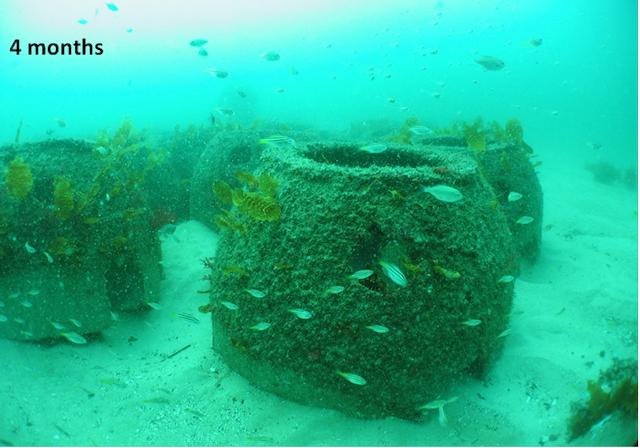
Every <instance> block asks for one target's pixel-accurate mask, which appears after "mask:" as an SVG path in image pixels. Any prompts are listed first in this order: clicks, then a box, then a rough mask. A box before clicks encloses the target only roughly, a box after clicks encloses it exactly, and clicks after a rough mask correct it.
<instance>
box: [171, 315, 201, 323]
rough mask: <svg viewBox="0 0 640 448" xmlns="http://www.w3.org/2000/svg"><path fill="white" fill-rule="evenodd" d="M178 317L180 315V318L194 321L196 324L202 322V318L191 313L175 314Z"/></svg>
mask: <svg viewBox="0 0 640 448" xmlns="http://www.w3.org/2000/svg"><path fill="white" fill-rule="evenodd" d="M175 316H176V317H179V318H180V319H184V320H186V321H188V322H191V323H194V324H199V323H200V319H198V318H197V317H196V316H194V315H193V314H191V313H178V314H176V315H175Z"/></svg>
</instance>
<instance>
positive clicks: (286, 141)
mask: <svg viewBox="0 0 640 448" xmlns="http://www.w3.org/2000/svg"><path fill="white" fill-rule="evenodd" d="M258 143H260V144H261V145H274V146H293V145H295V144H296V142H295V141H294V140H293V139H292V138H289V137H287V136H286V135H271V136H269V137H265V138H261V139H260V140H259V141H258Z"/></svg>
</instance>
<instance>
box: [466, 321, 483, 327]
mask: <svg viewBox="0 0 640 448" xmlns="http://www.w3.org/2000/svg"><path fill="white" fill-rule="evenodd" d="M481 323H482V321H481V320H480V319H469V320H465V321H464V322H462V325H466V326H467V327H477V326H478V325H480V324H481Z"/></svg>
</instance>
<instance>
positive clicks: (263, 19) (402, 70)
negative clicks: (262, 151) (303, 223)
mask: <svg viewBox="0 0 640 448" xmlns="http://www.w3.org/2000/svg"><path fill="white" fill-rule="evenodd" d="M118 6H119V7H120V9H119V11H117V12H112V11H109V10H108V9H107V8H105V7H104V5H103V4H102V2H74V1H68V2H61V3H59V4H57V6H56V7H53V8H52V7H46V8H45V7H43V6H42V5H41V4H39V3H38V2H34V3H33V4H31V3H29V2H26V3H25V2H15V3H14V2H11V1H9V2H5V3H4V4H3V12H4V14H2V19H0V20H2V23H1V25H2V28H1V29H2V42H3V48H9V46H10V44H11V42H12V41H13V39H16V38H21V39H23V40H33V41H46V42H64V41H73V40H75V39H78V38H82V37H85V38H87V39H88V40H89V41H94V42H103V44H104V46H105V53H104V54H103V55H102V56H99V57H97V56H94V57H77V56H76V57H62V56H57V57H38V58H34V57H26V56H25V55H24V54H23V55H20V56H15V55H14V54H12V53H9V52H8V51H6V50H5V51H3V52H2V67H3V70H2V72H1V73H0V76H2V78H0V81H2V85H3V86H5V87H4V88H3V89H2V104H3V105H4V107H3V108H2V111H1V113H2V116H1V117H0V118H1V122H2V128H1V129H0V139H1V140H2V141H7V142H10V141H11V140H12V138H13V136H14V132H15V128H16V127H17V124H18V122H19V120H20V118H24V119H25V126H26V128H25V133H24V138H41V137H42V136H43V133H44V132H45V131H46V129H48V128H50V127H53V126H54V125H55V123H52V120H53V119H54V118H55V117H59V116H60V117H63V118H64V119H65V120H66V121H67V122H68V128H67V129H66V130H65V131H64V132H65V133H66V134H63V133H62V132H63V131H60V130H56V131H57V132H58V134H59V136H83V137H84V136H86V137H88V136H92V135H93V134H94V133H95V132H96V130H97V129H98V128H101V127H114V126H116V125H117V124H118V123H119V122H120V121H121V120H122V118H123V117H125V116H128V117H130V118H132V120H133V121H134V122H135V123H136V124H137V125H138V126H140V127H149V128H152V129H166V128H172V127H173V126H174V125H175V124H176V123H179V124H188V123H198V122H206V120H207V119H208V113H209V111H210V110H211V109H212V108H214V107H231V108H234V109H238V115H237V118H238V119H240V120H242V121H248V122H250V121H252V120H254V119H256V118H261V119H267V118H275V119H279V120H284V121H287V120H295V121H300V122H302V123H304V124H307V125H312V126H314V127H320V128H329V129H344V128H348V126H349V125H350V123H351V122H353V121H358V120H368V119H372V118H381V117H383V118H388V119H390V120H398V121H402V120H404V119H405V118H406V117H407V116H412V115H415V116H419V117H421V118H422V119H423V120H424V121H426V122H430V123H433V124H434V125H444V124H447V123H449V122H450V121H452V120H456V119H463V120H471V119H473V118H475V117H476V116H478V115H480V116H483V117H486V119H487V120H492V119H495V120H499V121H501V122H503V121H505V120H507V119H508V118H510V117H518V118H519V119H520V120H521V121H522V122H523V124H524V126H525V128H526V130H527V136H528V138H529V139H530V140H531V142H532V143H533V144H535V146H537V147H539V148H540V149H539V151H540V152H543V151H544V147H545V145H547V146H548V144H549V143H552V142H553V143H556V144H561V145H563V146H566V147H567V149H566V150H565V151H569V150H571V149H573V148H575V149H574V151H575V152H588V147H585V146H584V142H585V141H594V142H600V143H601V144H603V147H604V150H605V151H606V152H607V155H608V157H610V158H611V159H613V160H616V161H619V162H620V163H624V162H625V161H627V159H628V163H629V164H630V165H635V159H634V157H633V156H632V155H633V154H635V148H636V143H637V141H636V137H635V136H636V123H637V114H636V112H635V109H636V107H635V105H636V99H637V83H636V77H637V45H636V43H637V40H636V38H635V36H636V33H637V24H636V16H637V14H636V12H635V11H636V9H635V8H636V4H635V2H631V1H620V2H613V3H610V2H589V1H584V2H582V1H575V2H552V1H540V2H508V1H504V2H499V1H496V2H492V1H477V2H475V1H471V2H467V1H451V2H446V1H445V2H428V1H425V2H384V1H379V2H374V5H373V6H372V5H371V4H369V3H368V2H358V1H354V2H347V3H343V2H332V1H316V2H311V3H307V2H305V3H302V4H298V3H296V2H276V1H267V2H261V3H260V6H257V5H255V4H254V3H253V2H249V1H246V2H238V3H234V4H233V5H231V4H227V3H225V2H215V1H214V2H206V1H203V2H187V3H186V4H183V3H182V2H172V1H169V2H146V1H141V2H132V4H130V5H129V4H127V3H126V2H125V3H122V4H119V5H118ZM25 11H28V13H25ZM81 18H86V20H88V21H89V23H88V24H87V25H80V24H78V23H77V21H78V20H79V19H81ZM128 28H133V31H132V32H131V33H127V32H126V30H127V29H128ZM198 37H202V38H205V39H207V40H209V42H208V44H207V45H206V48H207V51H208V53H209V56H207V57H197V52H196V51H195V50H194V48H192V47H189V45H188V42H190V41H191V40H192V39H195V38H198ZM536 38H540V39H542V45H540V46H539V47H533V46H531V45H530V44H528V42H529V41H530V40H531V39H536ZM327 46H330V47H329V48H327ZM269 50H275V51H278V52H279V53H280V54H281V56H282V58H281V60H280V61H278V62H276V63H268V62H266V61H264V60H262V59H261V58H260V54H262V53H263V52H265V51H269ZM434 50H435V51H437V54H435V55H433V54H431V52H432V51H434ZM484 54H488V55H493V56H496V57H498V58H500V59H502V60H504V61H505V68H504V70H501V71H499V72H491V71H484V70H483V69H482V67H480V66H479V65H478V64H476V63H475V62H474V59H475V58H477V57H478V56H480V55H484ZM210 67H220V68H221V69H224V70H227V71H228V72H229V73H230V75H229V78H228V79H225V80H219V79H212V78H211V76H209V75H208V74H207V73H205V72H204V70H205V69H207V68H210ZM292 67H293V68H295V69H296V70H297V71H298V72H299V74H298V75H291V73H290V69H291V68H292ZM368 67H373V68H374V71H375V75H376V79H375V80H374V81H369V76H368V73H367V71H368ZM385 75H390V77H389V78H385ZM333 76H335V79H333V78H332V77H333ZM278 88H284V89H285V92H284V93H282V94H278V93H276V89H278ZM238 89H241V90H243V91H246V92H247V93H248V94H249V96H248V97H247V98H246V101H240V100H241V98H238V97H237V94H236V93H235V92H236V90H238ZM434 94H440V96H439V97H438V98H435V97H434ZM390 97H392V98H395V100H396V102H395V103H394V104H390V103H388V102H387V99H388V98H390ZM401 107H407V108H408V109H407V110H400V108H401ZM554 113H557V115H554ZM605 141H606V144H605Z"/></svg>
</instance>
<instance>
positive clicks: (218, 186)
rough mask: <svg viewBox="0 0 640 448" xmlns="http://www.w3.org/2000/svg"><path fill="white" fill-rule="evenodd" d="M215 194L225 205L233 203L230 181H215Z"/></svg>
mask: <svg viewBox="0 0 640 448" xmlns="http://www.w3.org/2000/svg"><path fill="white" fill-rule="evenodd" d="M212 189H213V194H214V195H215V197H216V199H217V200H218V201H219V202H220V203H221V204H223V205H232V200H231V192H232V189H231V187H230V186H229V184H228V183H226V182H225V181H222V180H218V181H215V182H214V183H213V187H212Z"/></svg>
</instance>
